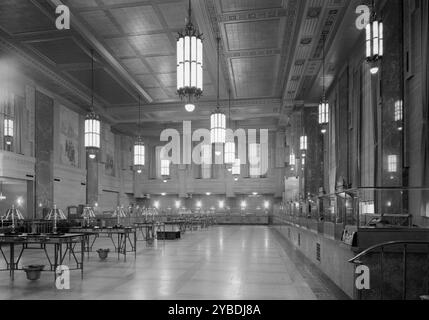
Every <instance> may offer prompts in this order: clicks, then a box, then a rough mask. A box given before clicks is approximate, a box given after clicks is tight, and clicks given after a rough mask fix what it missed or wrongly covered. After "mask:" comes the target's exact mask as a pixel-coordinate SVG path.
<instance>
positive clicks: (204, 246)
mask: <svg viewBox="0 0 429 320" xmlns="http://www.w3.org/2000/svg"><path fill="white" fill-rule="evenodd" d="M108 241H110V240H108V239H102V240H98V241H97V242H96V243H95V246H94V249H98V248H105V247H108V245H109V242H108ZM0 259H1V260H0V261H1V262H3V260H2V257H1V256H0ZM42 259H43V255H42V254H41V253H40V252H35V251H31V252H28V253H25V256H24V260H23V262H24V265H26V264H31V263H41V262H42ZM42 263H43V262H42ZM1 267H3V266H1ZM70 287H71V288H70V290H57V289H56V287H55V284H54V281H53V274H52V273H43V275H42V277H41V279H40V280H38V281H34V282H31V281H29V280H27V279H26V277H25V273H24V272H22V271H19V272H17V273H16V275H15V281H13V282H12V281H11V280H10V279H9V274H8V272H1V273H0V299H163V300H164V299H174V300H192V299H198V300H200V299H203V300H204V299H216V300H218V299H226V300H242V299H246V300H267V299H270V300H271V299H273V300H274V299H281V300H287V299H306V300H307V299H308V300H314V299H342V298H345V296H344V295H343V294H342V293H341V292H340V291H339V290H338V289H337V288H336V287H335V286H334V285H333V284H331V283H329V281H327V280H326V279H323V276H322V275H320V274H318V273H317V271H315V268H312V267H311V265H310V264H308V261H305V258H303V257H302V256H300V255H299V254H298V253H297V252H295V250H294V249H293V248H291V247H289V246H288V245H287V244H285V243H284V241H283V239H281V238H280V236H279V235H278V234H277V233H276V231H275V230H274V229H272V228H270V227H264V226H224V227H221V226H215V227H211V228H209V229H204V230H200V231H193V232H187V233H186V234H184V235H183V237H182V239H181V240H177V241H157V242H155V243H154V244H153V245H147V244H146V243H145V242H139V243H138V254H137V258H136V259H134V256H129V257H128V260H127V262H123V260H120V261H118V259H117V256H115V255H114V254H112V253H111V254H110V256H109V257H108V259H107V260H106V261H104V262H101V261H100V260H99V258H98V255H97V253H92V254H91V256H90V258H89V260H88V259H85V274H84V279H83V280H81V277H80V272H71V280H70Z"/></svg>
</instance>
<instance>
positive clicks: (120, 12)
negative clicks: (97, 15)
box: [110, 5, 162, 33]
mask: <svg viewBox="0 0 429 320" xmlns="http://www.w3.org/2000/svg"><path fill="white" fill-rule="evenodd" d="M110 12H111V13H112V15H113V17H114V18H115V19H116V22H117V23H118V24H119V25H120V26H121V28H122V30H124V32H125V33H139V32H148V31H154V30H160V29H162V26H161V22H160V21H159V19H158V16H157V15H156V14H155V11H154V9H153V7H152V6H150V5H148V6H138V7H126V8H118V9H112V10H110Z"/></svg>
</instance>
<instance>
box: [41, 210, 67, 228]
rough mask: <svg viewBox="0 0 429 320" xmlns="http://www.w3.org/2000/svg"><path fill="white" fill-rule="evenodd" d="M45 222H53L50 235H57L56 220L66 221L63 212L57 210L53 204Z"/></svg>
mask: <svg viewBox="0 0 429 320" xmlns="http://www.w3.org/2000/svg"><path fill="white" fill-rule="evenodd" d="M45 220H48V221H53V228H52V233H53V234H57V221H58V220H67V218H66V216H65V214H64V212H63V210H61V209H58V208H57V205H56V204H54V207H53V208H52V209H51V210H49V213H48V214H47V216H46V218H45Z"/></svg>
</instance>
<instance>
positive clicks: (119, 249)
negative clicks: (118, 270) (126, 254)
mask: <svg viewBox="0 0 429 320" xmlns="http://www.w3.org/2000/svg"><path fill="white" fill-rule="evenodd" d="M117 250H118V260H119V259H120V258H119V257H120V256H119V255H120V252H121V242H120V240H119V233H118V249H117Z"/></svg>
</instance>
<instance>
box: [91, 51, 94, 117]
mask: <svg viewBox="0 0 429 320" xmlns="http://www.w3.org/2000/svg"><path fill="white" fill-rule="evenodd" d="M91 112H94V49H91Z"/></svg>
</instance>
